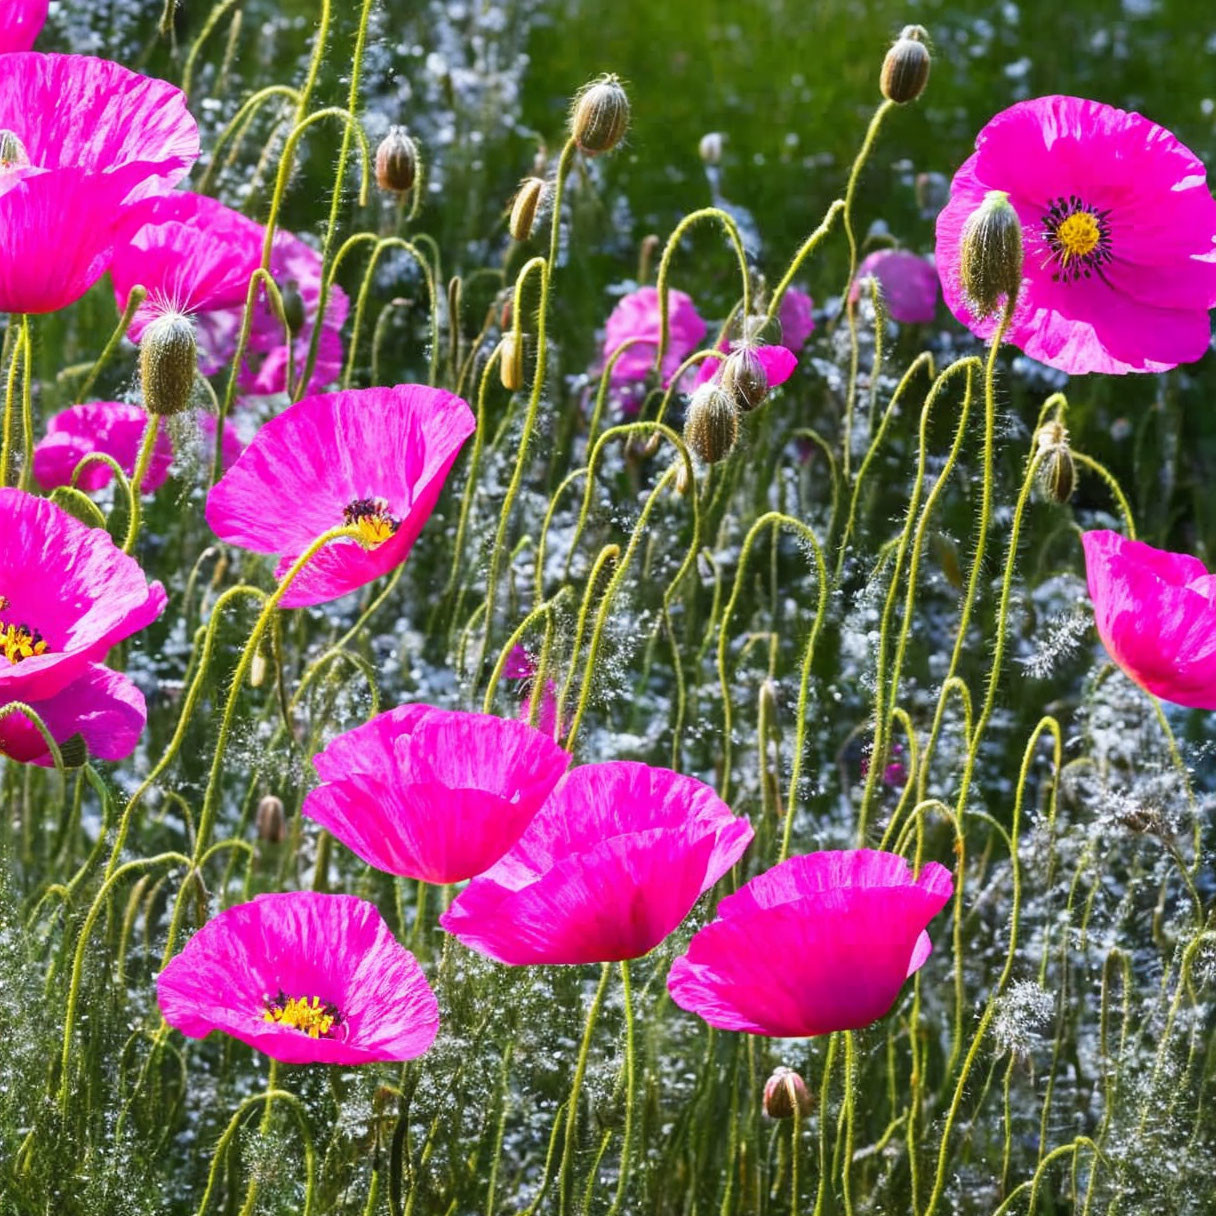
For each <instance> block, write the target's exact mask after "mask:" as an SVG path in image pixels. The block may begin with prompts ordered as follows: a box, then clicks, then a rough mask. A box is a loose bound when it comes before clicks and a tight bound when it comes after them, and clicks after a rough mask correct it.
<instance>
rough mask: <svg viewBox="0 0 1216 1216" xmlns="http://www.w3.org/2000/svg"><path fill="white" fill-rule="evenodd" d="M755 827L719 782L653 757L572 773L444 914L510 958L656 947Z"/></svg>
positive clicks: (475, 944) (581, 956)
mask: <svg viewBox="0 0 1216 1216" xmlns="http://www.w3.org/2000/svg"><path fill="white" fill-rule="evenodd" d="M752 834H753V833H752V828H751V824H749V823H748V821H747V820H746V819H743V818H736V817H735V816H734V814H732V812H731V809H730V807H728V806H727V805H726V803H724V802H723V801H722V800H721V799H720V798H719V797H718V796H717V795H716V794H715V793H714V792H713V790H712V789H710V788H709V786H707V785H705V784H704V783H702V782H700V781H697V780H696V779H695V778H693V777H684V776H681V775H680V774H679V773H673V772H669V771H668V770H667V769H661V768H651V767H650V766H649V765H646V764H635V763H632V762H628V761H614V762H612V763H608V764H586V765H583V766H582V767H581V768H576V769H573V770H571V772H570V773H568V774H567V775H566V776H565V777H563V778H562V780H561V782H560V783H559V784H558V786H557V788H556V789H555V790H554V791H553V793H552V795H550V797H549V800H548V801H547V802H546V803H545V805H544V806H543V807H541V809H540V812H539V813H538V814H537V816H536V818H535V819H533V820H532V822H531V823H530V824H529V825H528V827H527V829H526V830H525V831H524V833H523V835H522V836H521V837H520V838H519V841H518V842H517V843H516V845H515V847H514V848H512V849H511V851H510V852H509V853H507V855H506V856H505V857H503V858H502V860H501V861H499V862H498V864H497V865H495V866H494V867H493V868H491V869H490V870H488V871H487V872H486V873H485V874H483V875H482V876H481V877H480V878H475V879H473V881H472V882H471V883H469V885H468V886H467V887H466V888H465V889H464V890H463V891H462V892H461V893H460V895H459V896H457V898H456V899H455V900H454V901H453V903H452V906H451V907H450V908H449V909H448V910H447V912H445V913H444V914H443V916H441V917H440V918H439V923H440V924H441V925H442V926H443V928H444V929H446V930H447V931H448V932H449V933H451V934H453V935H454V936H455V937H456V938H458V939H459V940H460V941H462V942H463V943H464V944H465V945H466V946H468V947H470V948H471V949H473V950H477V951H480V952H481V953H482V954H486V955H489V956H490V957H491V958H495V959H498V960H499V961H500V962H503V963H511V964H515V965H520V964H527V963H602V962H615V961H618V960H621V959H628V958H637V957H639V956H640V955H643V954H646V953H647V952H648V951H650V950H653V949H654V947H655V946H657V945H658V944H659V943H660V942H661V941H662V940H663V939H664V938H665V937H666V936H667V935H668V934H669V933H671V931H672V930H673V929H675V928H676V926H677V925H679V923H680V922H681V921H682V920H683V919H684V918H685V917H686V916H687V915H688V913H689V911H690V909H691V908H692V906H693V904H694V903H696V901H697V899H698V898H699V897H700V896H701V894H702V893H703V892H705V891H708V890H709V888H710V887H712V886H713V885H714V883H716V882H717V881H718V879H719V878H721V877H722V875H723V874H725V873H726V871H727V870H729V869H730V868H731V866H733V865H734V864H735V862H736V861H738V860H739V858H740V857H741V856H742V855H743V851H744V850H745V849H746V848H747V846H748V844H749V843H750V841H751V838H752Z"/></svg>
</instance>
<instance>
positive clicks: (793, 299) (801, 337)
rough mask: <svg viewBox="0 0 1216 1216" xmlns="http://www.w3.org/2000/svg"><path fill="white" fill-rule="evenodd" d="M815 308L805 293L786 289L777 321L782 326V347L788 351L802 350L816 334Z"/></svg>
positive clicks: (779, 306) (779, 307) (778, 309)
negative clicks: (807, 341)
mask: <svg viewBox="0 0 1216 1216" xmlns="http://www.w3.org/2000/svg"><path fill="white" fill-rule="evenodd" d="M814 308H815V302H814V301H813V300H812V299H811V297H810V296H808V295H807V294H806V292H805V291H799V290H798V288H797V287H789V288H787V289H786V292H785V295H783V296H782V297H781V303H780V305H778V307H777V320H778V321H779V322H780V324H781V345H782V346H784V347H785V348H786V349H787V350H792V351H799V350H801V349H802V348H803V346H804V345H805V344H806V340H807V338H809V337H810V336H811V334H812V333H813V332H814V330H815V316H814Z"/></svg>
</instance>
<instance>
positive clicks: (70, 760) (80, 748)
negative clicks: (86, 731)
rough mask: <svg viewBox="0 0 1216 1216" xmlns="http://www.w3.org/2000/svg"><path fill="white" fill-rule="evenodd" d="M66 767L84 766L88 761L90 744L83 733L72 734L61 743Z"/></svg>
mask: <svg viewBox="0 0 1216 1216" xmlns="http://www.w3.org/2000/svg"><path fill="white" fill-rule="evenodd" d="M59 755H60V756H61V757H62V759H63V767H64V768H83V767H84V765H85V764H87V763H88V759H89V745H88V744H87V743H86V742H85V741H84V736H83V735H81V734H79V733H78V734H75V735H72V736H71V737H70V738H67V739H65V740H64V741H63V742H62V743H61V744H60V745H59Z"/></svg>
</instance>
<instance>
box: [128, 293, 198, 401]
mask: <svg viewBox="0 0 1216 1216" xmlns="http://www.w3.org/2000/svg"><path fill="white" fill-rule="evenodd" d="M197 368H198V346H197V344H196V342H195V339H194V322H193V321H191V320H190V318H189V317H187V316H184V315H183V314H182V313H180V312H167V313H164V314H162V315H161V316H159V317H157V318H156V320H155V321H153V322H152V324H151V325H149V326H148V328H147V329H145V330H144V335H143V338H142V339H141V340H140V343H139V379H140V383H141V385H142V387H143V393H144V409H146V410H147V411H148V413H149V414H155V415H156V416H157V417H160V418H168V417H170V416H171V415H173V414H180V413H181V412H182V411H183V410H184V409H186V408H187V406H189V404H190V397H191V395H192V394H193V392H194V375H195V372H196V370H197Z"/></svg>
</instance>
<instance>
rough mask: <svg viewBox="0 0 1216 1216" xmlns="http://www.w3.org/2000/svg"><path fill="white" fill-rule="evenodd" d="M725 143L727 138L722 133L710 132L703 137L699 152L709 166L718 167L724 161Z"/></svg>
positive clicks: (698, 148) (698, 147)
mask: <svg viewBox="0 0 1216 1216" xmlns="http://www.w3.org/2000/svg"><path fill="white" fill-rule="evenodd" d="M725 143H726V136H725V135H723V134H722V132H721V131H709V132H707V133H706V134H705V135H702V136H701V142H700V143H699V144H698V145H697V151H698V152H699V153H700V154H701V159H702V160H703V161H704V162H705V163H706V164H707V165H716V164H719V163H720V162H721V160H722V145H723V144H725Z"/></svg>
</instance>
